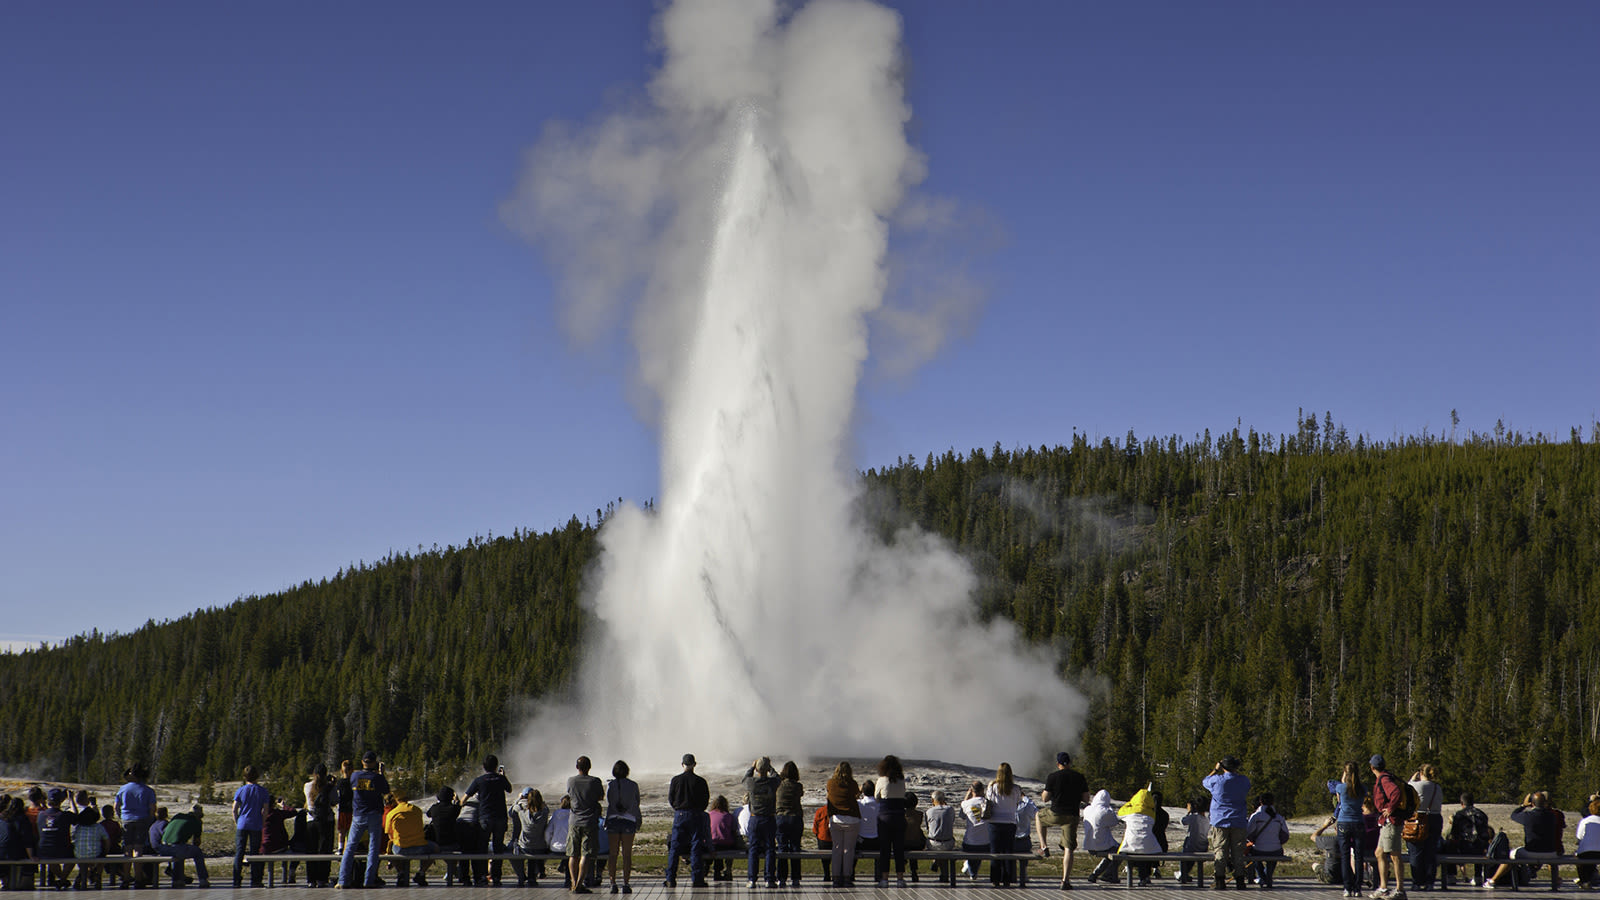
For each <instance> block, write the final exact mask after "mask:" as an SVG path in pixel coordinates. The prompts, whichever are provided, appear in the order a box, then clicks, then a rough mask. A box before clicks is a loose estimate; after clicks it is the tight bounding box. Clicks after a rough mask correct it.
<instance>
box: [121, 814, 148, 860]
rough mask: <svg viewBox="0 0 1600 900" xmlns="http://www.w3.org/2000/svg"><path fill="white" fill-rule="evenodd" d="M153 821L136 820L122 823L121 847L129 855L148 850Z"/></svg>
mask: <svg viewBox="0 0 1600 900" xmlns="http://www.w3.org/2000/svg"><path fill="white" fill-rule="evenodd" d="M154 823H155V819H136V820H134V821H131V822H129V821H124V822H123V823H122V846H123V848H124V849H126V850H127V852H129V853H133V852H135V851H139V850H149V849H150V826H151V825H152V824H154Z"/></svg>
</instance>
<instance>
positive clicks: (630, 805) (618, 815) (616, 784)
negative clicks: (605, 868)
mask: <svg viewBox="0 0 1600 900" xmlns="http://www.w3.org/2000/svg"><path fill="white" fill-rule="evenodd" d="M643 819H644V814H643V813H642V812H640V810H639V783H638V782H636V781H634V780H633V779H631V778H629V777H628V764H627V763H626V762H624V761H623V760H620V759H619V760H617V762H616V764H615V765H613V766H612V767H611V783H610V784H608V785H606V835H607V837H609V838H610V843H611V893H613V894H615V893H616V892H617V860H618V859H619V858H620V859H621V861H622V892H623V893H624V894H631V893H633V887H632V885H631V883H630V880H631V876H632V874H633V836H634V835H635V834H637V833H638V832H639V823H640V822H641V821H642V820H643Z"/></svg>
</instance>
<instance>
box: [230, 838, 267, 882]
mask: <svg viewBox="0 0 1600 900" xmlns="http://www.w3.org/2000/svg"><path fill="white" fill-rule="evenodd" d="M260 852H261V829H259V828H238V829H235V830H234V832H233V885H234V887H238V886H239V884H240V881H241V879H243V878H244V855H245V854H246V853H248V854H250V855H251V856H255V855H257V854H259V853H260ZM263 868H265V867H264V866H263V865H262V864H261V863H258V862H253V863H251V864H250V886H251V887H260V886H262V885H263V884H266V882H265V881H263V880H262V879H261V870H262V869H263Z"/></svg>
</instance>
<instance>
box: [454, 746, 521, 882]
mask: <svg viewBox="0 0 1600 900" xmlns="http://www.w3.org/2000/svg"><path fill="white" fill-rule="evenodd" d="M510 793H511V782H510V781H509V780H507V778H506V768H505V766H502V765H500V757H498V756H495V755H494V754H493V753H491V754H489V755H488V756H485V757H484V758H483V774H482V775H479V776H478V777H477V778H474V779H472V783H471V784H469V785H467V792H466V793H465V794H462V795H461V797H462V799H463V800H467V799H471V798H473V797H477V798H478V826H479V827H480V828H482V829H483V832H484V837H486V838H488V840H489V852H491V853H504V852H506V825H507V821H506V797H507V796H508V795H509V794H510ZM500 874H501V863H500V860H498V859H497V860H494V861H492V862H491V863H490V864H489V880H490V881H491V882H493V883H494V886H495V887H499V886H500Z"/></svg>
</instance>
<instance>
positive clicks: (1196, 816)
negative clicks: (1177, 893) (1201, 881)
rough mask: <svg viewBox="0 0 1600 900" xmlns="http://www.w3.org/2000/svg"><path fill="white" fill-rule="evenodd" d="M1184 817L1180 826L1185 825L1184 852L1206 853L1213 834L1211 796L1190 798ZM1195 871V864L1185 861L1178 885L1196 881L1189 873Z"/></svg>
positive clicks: (1199, 794)
mask: <svg viewBox="0 0 1600 900" xmlns="http://www.w3.org/2000/svg"><path fill="white" fill-rule="evenodd" d="M1183 808H1184V810H1185V812H1184V815H1183V818H1182V819H1181V820H1179V824H1181V825H1183V852H1185V853H1205V852H1206V851H1207V849H1208V847H1209V845H1208V841H1209V840H1210V837H1209V836H1210V834H1211V795H1210V794H1208V793H1198V794H1195V795H1194V796H1193V797H1190V798H1189V802H1188V803H1186V804H1184V807H1183ZM1193 870H1194V863H1192V862H1190V861H1188V860H1184V861H1183V863H1182V864H1180V865H1179V866H1178V883H1179V884H1188V883H1189V882H1191V881H1193V880H1194V876H1192V875H1190V874H1189V873H1190V872H1191V871H1193Z"/></svg>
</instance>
